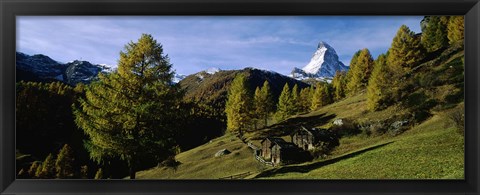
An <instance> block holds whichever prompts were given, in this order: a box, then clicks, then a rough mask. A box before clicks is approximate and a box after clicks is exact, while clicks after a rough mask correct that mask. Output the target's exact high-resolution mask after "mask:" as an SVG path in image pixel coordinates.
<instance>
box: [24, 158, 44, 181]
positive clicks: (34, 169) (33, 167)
mask: <svg viewBox="0 0 480 195" xmlns="http://www.w3.org/2000/svg"><path fill="white" fill-rule="evenodd" d="M39 167H40V168H42V162H40V161H34V162H33V163H32V165H30V168H29V169H28V172H27V173H28V175H29V176H30V177H31V178H35V177H36V176H35V173H36V172H37V169H39Z"/></svg>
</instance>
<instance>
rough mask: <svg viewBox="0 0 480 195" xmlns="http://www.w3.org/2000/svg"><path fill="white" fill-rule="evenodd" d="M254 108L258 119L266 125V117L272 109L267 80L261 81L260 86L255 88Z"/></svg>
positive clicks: (271, 98)
mask: <svg viewBox="0 0 480 195" xmlns="http://www.w3.org/2000/svg"><path fill="white" fill-rule="evenodd" d="M254 102H255V109H256V113H257V115H258V118H259V119H263V120H264V125H265V126H267V125H268V117H269V116H270V114H271V113H272V111H273V95H272V92H271V89H270V84H269V83H268V81H265V82H264V83H263V86H262V88H258V87H257V89H256V90H255V97H254Z"/></svg>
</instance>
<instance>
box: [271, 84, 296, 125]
mask: <svg viewBox="0 0 480 195" xmlns="http://www.w3.org/2000/svg"><path fill="white" fill-rule="evenodd" d="M292 103H293V102H292V93H291V92H290V87H289V86H288V83H285V85H284V86H283V90H282V93H280V97H279V98H278V105H277V112H276V113H275V117H276V119H277V121H282V120H285V119H286V118H287V117H289V116H291V115H293V114H294V105H293V104H292Z"/></svg>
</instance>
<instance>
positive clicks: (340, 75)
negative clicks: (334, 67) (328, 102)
mask: <svg viewBox="0 0 480 195" xmlns="http://www.w3.org/2000/svg"><path fill="white" fill-rule="evenodd" d="M346 77H347V73H346V72H345V71H337V72H336V73H335V76H334V77H333V79H332V86H333V90H334V93H333V99H334V100H340V99H342V98H344V97H345V91H346V87H347V78H346Z"/></svg>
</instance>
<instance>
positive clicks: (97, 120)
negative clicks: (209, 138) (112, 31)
mask: <svg viewBox="0 0 480 195" xmlns="http://www.w3.org/2000/svg"><path fill="white" fill-rule="evenodd" d="M171 67H172V65H171V64H170V62H169V58H168V56H167V55H165V54H164V53H163V47H162V45H161V44H160V43H157V41H156V40H154V39H153V37H152V36H151V35H148V34H142V36H141V37H140V38H139V39H138V41H137V42H133V41H132V42H130V43H128V44H127V45H125V48H124V50H123V51H121V52H120V59H119V61H118V70H117V71H115V72H112V73H109V74H106V75H104V74H100V75H99V81H98V82H94V83H92V84H91V85H90V86H88V87H87V89H86V95H85V98H82V99H80V100H79V102H80V108H79V109H76V110H75V112H74V114H75V122H76V124H77V125H78V127H79V128H81V129H83V131H84V133H85V134H86V135H87V136H88V137H89V140H88V141H87V143H86V148H87V149H88V151H89V153H90V157H91V159H93V160H95V161H97V162H98V163H103V162H106V161H107V160H110V159H114V158H120V159H121V160H124V161H126V162H127V163H128V166H129V169H130V170H129V173H130V178H131V179H135V173H136V166H137V164H138V163H139V161H140V160H141V159H143V158H145V157H148V158H149V159H155V160H157V161H158V162H161V161H162V160H164V159H165V158H166V157H168V156H169V155H170V154H171V153H172V151H171V149H172V148H173V146H174V140H173V138H174V133H175V129H176V128H177V123H178V113H177V112H178V105H179V102H180V101H181V98H182V93H181V92H180V89H179V87H178V85H175V84H173V82H172V79H173V75H174V72H173V71H172V70H171Z"/></svg>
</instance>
